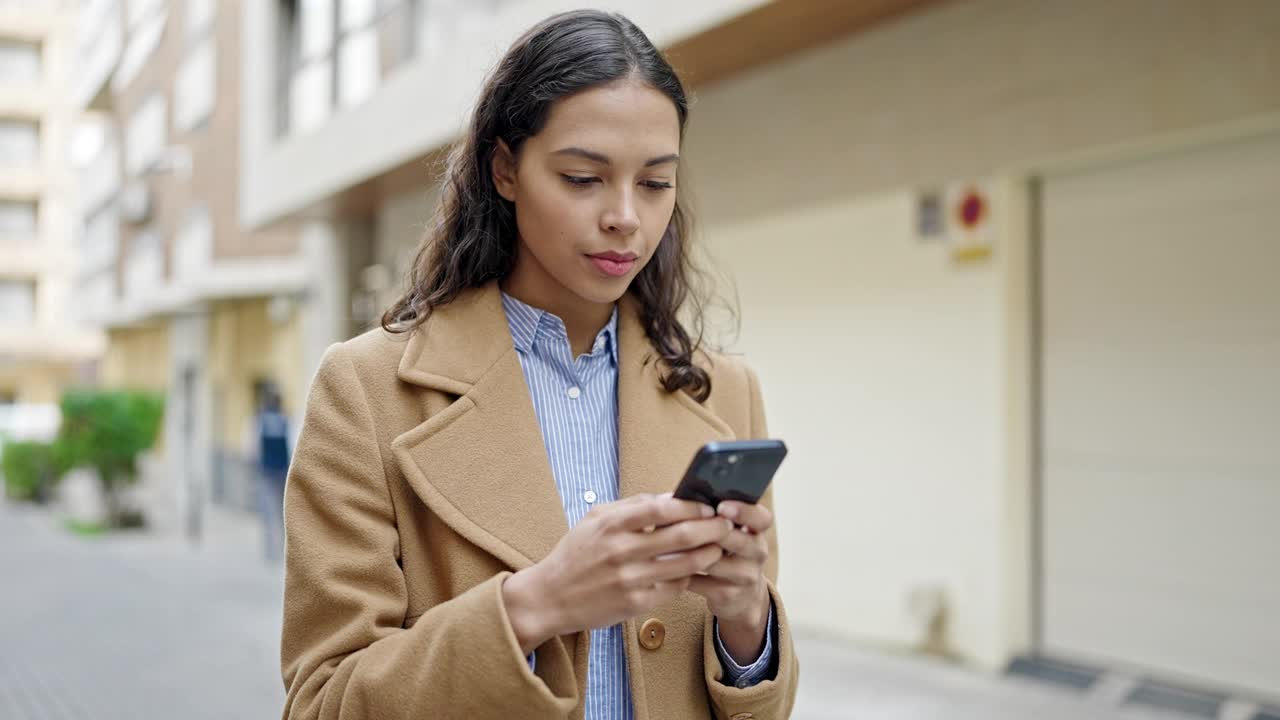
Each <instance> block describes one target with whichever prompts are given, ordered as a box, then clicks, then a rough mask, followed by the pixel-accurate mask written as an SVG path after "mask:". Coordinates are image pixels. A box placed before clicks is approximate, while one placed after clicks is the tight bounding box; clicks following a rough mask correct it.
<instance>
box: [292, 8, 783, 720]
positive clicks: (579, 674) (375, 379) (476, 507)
mask: <svg viewBox="0 0 1280 720" xmlns="http://www.w3.org/2000/svg"><path fill="white" fill-rule="evenodd" d="M687 107H688V105H687V101H686V98H685V93H684V89H683V87H682V86H681V84H680V81H679V79H678V78H677V77H676V76H675V74H674V72H673V71H672V69H671V67H670V66H669V65H668V64H667V63H666V62H665V61H664V60H663V59H662V57H661V55H660V54H659V53H658V51H657V50H656V49H655V48H654V47H653V45H652V44H651V43H650V42H649V40H648V38H646V37H645V35H644V34H643V33H642V32H641V31H640V30H639V29H638V28H636V27H635V26H634V25H633V24H631V23H630V22H629V21H627V20H626V19H625V18H623V17H621V16H618V15H611V14H606V13H601V12H594V11H583V12H575V13H568V14H563V15H558V16H556V17H553V18H550V19H549V20H547V21H545V22H543V23H542V24H540V25H538V26H537V27H535V28H533V29H532V30H530V31H529V32H528V33H526V34H525V35H524V36H523V37H521V38H520V39H519V40H517V41H516V43H515V44H514V45H513V46H512V48H511V49H510V50H509V51H508V53H507V55H506V56H505V57H504V58H503V60H502V61H501V62H500V64H499V65H498V66H497V68H496V69H495V70H494V71H493V73H492V75H491V77H490V78H489V79H488V81H487V83H486V85H485V87H484V88H483V91H482V93H481V96H480V99H479V101H478V103H477V105H476V109H475V113H474V116H473V117H472V119H471V122H470V125H469V127H468V129H467V131H466V133H465V136H464V138H463V139H462V141H461V142H460V143H459V145H458V146H457V147H456V149H455V151H454V153H453V154H452V156H451V158H450V160H449V164H448V168H447V171H446V177H445V179H444V196H443V200H442V203H441V206H440V208H439V209H438V211H437V221H436V223H435V225H434V229H433V230H432V231H431V232H430V233H429V234H428V236H427V237H426V238H425V239H424V242H423V246H422V249H421V250H420V252H419V255H418V258H417V259H416V261H415V263H414V266H413V268H412V270H411V272H410V274H409V281H408V291H407V294H406V295H405V296H404V297H403V298H402V299H401V300H400V301H398V302H397V303H396V304H395V305H394V306H393V307H392V308H391V309H390V310H389V311H388V312H387V314H386V316H385V317H384V319H383V325H384V327H383V328H382V329H379V330H375V331H373V332H370V333H366V334H365V335H363V336H361V337H358V338H356V339H354V340H351V341H349V342H346V343H342V344H340V345H337V346H335V347H333V348H331V349H330V351H329V352H328V353H327V355H326V356H325V359H324V361H323V363H322V365H321V368H320V370H319V373H318V375H317V377H316V380H315V383H314V385H313V389H312V391H311V396H310V398H309V400H308V407H307V414H306V419H305V423H304V427H303V431H302V434H301V437H300V439H299V443H298V447H297V452H296V456H295V462H294V465H293V468H292V470H291V473H290V476H289V481H288V488H287V491H286V511H285V512H286V525H287V535H288V545H287V548H288V549H287V558H286V566H287V570H286V587H285V615H284V637H283V647H282V662H283V670H284V680H285V685H286V687H287V689H288V701H287V706H286V710H285V717H286V718H368V719H370V720H394V719H396V718H421V717H458V718H489V717H492V718H543V717H545V718H582V717H586V718H590V719H593V720H604V719H608V720H614V719H619V720H621V719H625V718H662V719H664V720H668V719H673V718H674V719H679V718H705V717H708V716H715V717H718V718H726V719H727V718H734V719H735V720H747V719H748V718H782V717H786V716H787V715H788V713H789V712H790V709H791V706H792V704H793V702H794V698H795V690H796V683H797V676H798V668H797V664H796V659H795V655H794V652H793V649H792V643H791V634H790V631H789V628H788V626H787V621H786V614H785V612H784V611H783V606H782V603H781V600H780V598H779V596H778V594H777V591H776V590H775V589H774V587H773V581H774V580H775V578H776V572H777V565H776V561H775V560H773V558H774V557H775V553H774V549H775V546H776V541H775V537H774V533H773V531H772V515H771V513H770V510H769V507H770V501H769V496H766V497H765V499H764V501H763V502H762V503H761V504H759V505H746V504H742V503H731V502H726V503H722V504H721V505H720V507H719V510H718V514H717V512H716V511H713V510H711V509H710V508H708V507H707V506H705V505H701V504H698V503H692V502H685V501H681V500H676V499H674V498H672V497H671V496H670V494H669V492H668V491H670V490H671V489H673V488H674V487H675V485H676V483H677V481H678V480H679V478H680V476H681V473H682V472H683V470H684V468H685V466H686V464H687V463H688V462H689V460H690V459H691V458H692V457H693V455H694V453H695V451H696V450H697V449H698V448H699V447H700V446H701V445H703V444H704V443H705V442H707V441H710V440H717V439H730V438H753V437H763V436H764V435H765V433H766V430H765V425H764V414H763V409H762V404H761V400H760V392H759V389H758V386H757V383H756V380H755V376H754V375H753V374H752V373H751V371H750V370H749V369H747V368H746V367H745V366H744V365H741V364H740V363H738V362H737V361H735V360H733V359H731V358H728V357H724V356H719V355H714V356H713V355H711V354H708V353H704V352H701V351H700V349H699V348H698V347H697V345H698V342H697V340H695V339H694V338H693V337H692V336H691V334H690V333H689V332H688V331H687V330H686V329H685V327H684V326H683V325H682V324H681V322H680V320H679V319H678V318H677V315H678V312H679V311H680V310H681V307H682V306H683V305H685V304H686V303H685V301H686V299H688V298H693V296H692V295H691V289H690V273H691V270H690V266H689V259H688V254H689V245H688V243H689V229H688V226H689V223H688V219H687V218H688V216H687V214H686V213H685V211H684V209H683V208H682V207H681V205H680V203H679V202H678V201H677V199H676V194H675V186H676V184H677V183H676V178H677V173H676V168H677V165H678V163H679V150H680V141H681V137H682V135H683V132H684V126H685V121H686V115H687ZM700 308H701V304H700V303H699V302H697V300H696V299H695V300H694V301H693V304H692V310H693V311H694V312H693V315H694V316H695V322H698V321H700V319H699V318H697V317H696V316H697V314H698V311H699V310H700Z"/></svg>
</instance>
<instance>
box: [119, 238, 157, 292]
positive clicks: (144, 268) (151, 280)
mask: <svg viewBox="0 0 1280 720" xmlns="http://www.w3.org/2000/svg"><path fill="white" fill-rule="evenodd" d="M163 253H164V247H163V245H162V244H161V240H160V233H159V232H157V231H156V229H155V228H150V227H149V228H147V229H145V230H143V231H141V232H139V233H138V234H137V235H134V236H133V242H132V243H131V245H130V247H129V259H128V261H127V262H126V264H125V269H124V271H125V291H126V292H127V293H128V294H129V295H130V296H132V297H145V296H146V295H148V294H149V293H151V292H153V291H154V290H155V289H156V288H158V287H159V286H160V283H161V282H162V281H163V280H164V255H163Z"/></svg>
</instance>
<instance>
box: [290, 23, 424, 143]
mask: <svg viewBox="0 0 1280 720" xmlns="http://www.w3.org/2000/svg"><path fill="white" fill-rule="evenodd" d="M281 2H282V5H281V8H282V11H281V16H282V18H283V23H282V24H283V27H285V28H286V31H285V33H286V34H285V36H284V37H283V38H282V42H283V43H284V47H285V48H287V51H288V52H287V54H286V56H285V57H287V62H286V63H285V64H284V65H283V66H282V67H283V68H284V71H283V75H282V82H283V84H284V86H286V87H288V89H289V91H288V93H287V98H288V100H287V107H284V108H283V109H282V111H281V115H280V117H281V124H280V127H281V128H282V129H283V130H287V131H288V132H295V133H296V132H304V131H307V130H311V129H314V128H316V127H317V126H319V125H322V124H324V121H325V120H326V119H328V117H329V115H331V114H332V112H333V110H334V107H335V106H337V107H352V106H355V105H359V104H360V103H362V102H364V101H365V100H367V99H368V98H369V97H370V96H372V95H373V94H374V93H375V92H376V91H377V88H378V85H379V84H380V83H381V82H382V79H383V78H385V77H386V76H387V75H388V74H389V72H390V70H391V69H393V68H395V67H398V66H399V65H401V64H402V63H403V62H404V61H405V60H406V59H408V58H409V57H410V56H411V55H412V51H413V48H414V46H415V44H416V41H417V30H416V28H417V27H418V23H417V15H418V12H419V10H418V8H419V7H420V6H421V5H423V4H425V2H426V0H281Z"/></svg>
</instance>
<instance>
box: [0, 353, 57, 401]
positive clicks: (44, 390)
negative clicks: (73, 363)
mask: <svg viewBox="0 0 1280 720" xmlns="http://www.w3.org/2000/svg"><path fill="white" fill-rule="evenodd" d="M72 377H73V373H72V372H71V368H69V367H63V366H58V365H55V364H52V363H30V362H26V363H19V364H16V365H11V366H7V367H4V368H0V395H9V394H12V395H13V396H14V400H15V401H17V402H19V403H33V404H45V403H48V404H54V405H56V404H57V403H58V402H59V400H60V399H61V397H62V391H63V389H65V388H66V387H67V386H68V385H69V384H70V383H71V381H72Z"/></svg>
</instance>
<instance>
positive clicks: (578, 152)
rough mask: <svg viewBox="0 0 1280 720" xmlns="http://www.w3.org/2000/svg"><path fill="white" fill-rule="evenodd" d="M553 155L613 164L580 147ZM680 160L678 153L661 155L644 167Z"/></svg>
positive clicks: (602, 156)
mask: <svg viewBox="0 0 1280 720" xmlns="http://www.w3.org/2000/svg"><path fill="white" fill-rule="evenodd" d="M551 154H552V155H574V156H577V157H580V158H586V159H587V160H590V161H592V162H598V163H600V164H601V165H612V164H613V161H612V160H610V159H609V156H608V155H602V154H600V153H598V152H595V151H592V150H587V149H585V148H580V147H567V148H563V149H560V150H556V151H555V152H553V153H551ZM679 160H680V156H679V155H677V154H676V153H671V154H670V155H661V156H659V157H656V158H650V159H648V160H646V161H645V163H644V166H645V167H653V166H654V165H661V164H663V163H673V162H677V161H679Z"/></svg>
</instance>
